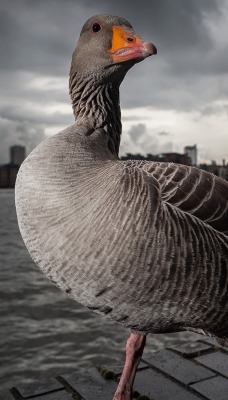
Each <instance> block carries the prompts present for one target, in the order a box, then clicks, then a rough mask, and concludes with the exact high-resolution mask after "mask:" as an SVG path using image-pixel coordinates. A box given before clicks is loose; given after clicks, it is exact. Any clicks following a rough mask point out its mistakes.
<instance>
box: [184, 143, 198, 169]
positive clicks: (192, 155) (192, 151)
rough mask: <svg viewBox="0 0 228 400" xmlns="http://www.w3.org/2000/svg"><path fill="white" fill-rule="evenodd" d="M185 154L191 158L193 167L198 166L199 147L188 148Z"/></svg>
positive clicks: (185, 149)
mask: <svg viewBox="0 0 228 400" xmlns="http://www.w3.org/2000/svg"><path fill="white" fill-rule="evenodd" d="M184 152H185V153H186V154H187V155H188V156H189V157H190V158H191V165H197V146H196V144H194V146H186V147H185V148H184Z"/></svg>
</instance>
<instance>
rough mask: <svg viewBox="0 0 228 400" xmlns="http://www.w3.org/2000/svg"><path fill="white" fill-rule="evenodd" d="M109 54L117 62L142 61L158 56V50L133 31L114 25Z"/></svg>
mask: <svg viewBox="0 0 228 400" xmlns="http://www.w3.org/2000/svg"><path fill="white" fill-rule="evenodd" d="M109 53H110V54H111V55H112V58H113V60H114V61H115V62H122V61H127V60H135V61H141V60H143V59H144V58H146V57H149V56H152V55H153V54H157V49H156V47H155V46H154V45H153V44H152V43H150V42H146V41H145V40H143V39H141V38H140V37H139V36H137V35H135V34H134V32H133V31H131V30H127V29H124V28H122V27H121V26H117V25H114V26H113V35H112V47H111V49H110V50H109Z"/></svg>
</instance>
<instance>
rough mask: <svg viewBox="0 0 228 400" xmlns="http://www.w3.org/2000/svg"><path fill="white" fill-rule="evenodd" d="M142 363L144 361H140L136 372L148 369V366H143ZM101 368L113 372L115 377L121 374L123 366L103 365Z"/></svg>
mask: <svg viewBox="0 0 228 400" xmlns="http://www.w3.org/2000/svg"><path fill="white" fill-rule="evenodd" d="M143 361H144V360H141V361H140V363H139V366H138V368H137V371H139V370H141V369H145V368H148V365H147V364H145V363H144V362H143ZM102 368H104V369H107V370H108V371H112V372H114V374H115V375H120V374H122V372H123V368H124V364H110V365H105V366H104V367H102Z"/></svg>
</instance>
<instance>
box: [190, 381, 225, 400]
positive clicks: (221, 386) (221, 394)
mask: <svg viewBox="0 0 228 400" xmlns="http://www.w3.org/2000/svg"><path fill="white" fill-rule="evenodd" d="M191 387H192V388H194V389H195V390H197V391H198V392H199V393H201V394H202V395H204V396H205V397H206V398H207V399H208V400H227V399H228V380H227V379H225V378H223V377H222V376H215V377H214V378H211V379H206V380H205V381H202V382H197V383H194V384H193V385H191Z"/></svg>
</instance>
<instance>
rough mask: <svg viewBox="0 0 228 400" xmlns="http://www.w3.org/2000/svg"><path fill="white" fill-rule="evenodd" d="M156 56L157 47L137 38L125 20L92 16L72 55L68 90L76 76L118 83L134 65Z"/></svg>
mask: <svg viewBox="0 0 228 400" xmlns="http://www.w3.org/2000/svg"><path fill="white" fill-rule="evenodd" d="M156 53H157V49H156V47H155V46H154V45H153V44H152V43H150V42H147V41H145V40H143V39H142V38H140V37H139V36H138V35H137V34H136V33H135V31H134V29H133V27H132V25H131V24H130V23H129V22H128V21H127V20H126V19H124V18H120V17H116V16H111V15H107V14H99V15H95V16H93V17H92V18H90V19H88V20H87V21H86V22H85V24H84V26H83V28H82V30H81V34H80V37H79V40H78V43H77V46H76V48H75V51H74V53H73V56H72V63H71V69H70V87H71V85H72V83H73V81H74V78H75V76H78V75H79V76H88V75H91V76H93V77H96V82H97V83H104V82H105V81H106V80H107V79H108V80H109V81H110V80H115V81H119V82H121V81H122V80H123V78H124V76H125V74H126V72H127V71H128V70H129V69H130V68H131V67H132V66H133V65H134V64H135V63H137V62H140V61H142V60H144V59H145V58H147V57H149V56H151V55H153V54H156Z"/></svg>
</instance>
